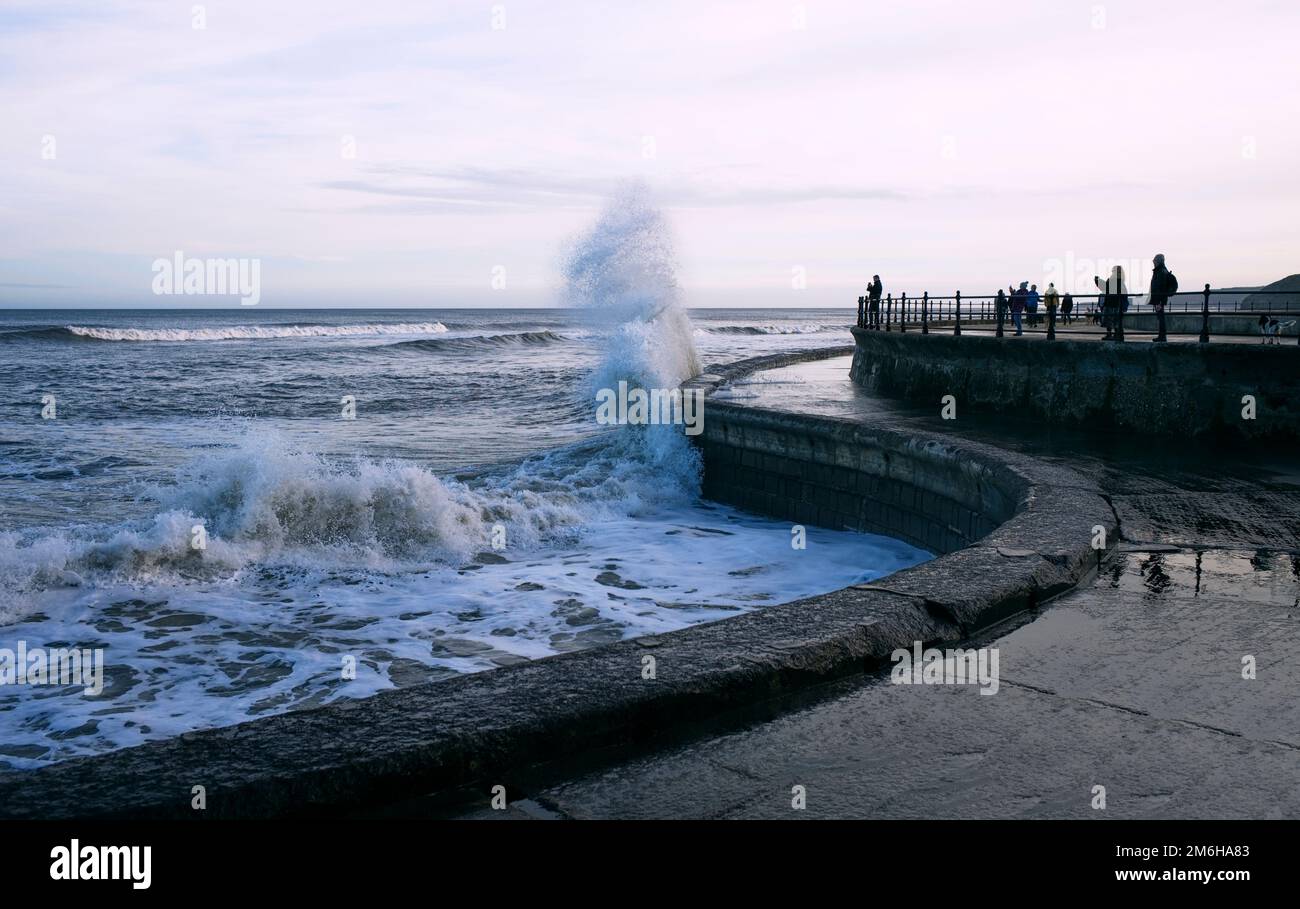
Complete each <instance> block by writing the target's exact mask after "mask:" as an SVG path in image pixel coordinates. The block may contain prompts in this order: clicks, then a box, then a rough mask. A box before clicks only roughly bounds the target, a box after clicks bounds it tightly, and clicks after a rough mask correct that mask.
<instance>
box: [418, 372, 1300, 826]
mask: <svg viewBox="0 0 1300 909" xmlns="http://www.w3.org/2000/svg"><path fill="white" fill-rule="evenodd" d="M848 364H849V359H848V358H847V357H844V358H839V359H832V360H826V361H822V362H817V363H806V364H800V365H797V366H792V367H786V368H783V369H776V370H770V371H768V372H763V373H758V374H755V375H754V376H752V377H750V378H748V379H745V380H741V381H739V382H737V383H736V384H735V385H734V386H732V387H731V388H730V390H727V391H723V392H720V393H719V397H720V398H722V399H729V400H732V401H736V402H741V403H752V404H754V405H757V406H762V407H767V408H775V409H790V410H796V411H798V412H803V413H820V414H828V415H835V416H852V417H853V418H855V419H860V420H864V421H878V422H882V423H886V424H888V425H890V426H895V427H908V426H912V427H915V428H918V429H925V430H926V431H929V432H946V433H950V434H953V435H955V436H959V437H966V438H972V439H976V440H979V441H984V442H993V443H995V444H998V445H1000V446H1001V447H1003V448H1006V449H1009V450H1012V451H1022V452H1024V453H1026V454H1027V455H1028V454H1032V455H1034V456H1036V457H1038V458H1040V459H1043V460H1048V461H1056V462H1057V463H1063V464H1068V465H1069V466H1071V467H1073V468H1075V469H1077V470H1079V471H1081V472H1083V473H1084V474H1085V475H1088V476H1089V477H1091V478H1093V479H1095V480H1096V481H1097V482H1098V483H1099V484H1100V485H1101V487H1102V489H1103V490H1104V491H1105V492H1106V494H1107V495H1108V497H1109V498H1110V499H1111V502H1112V504H1113V506H1114V508H1115V510H1116V512H1117V514H1118V515H1119V517H1120V522H1121V534H1122V544H1121V546H1120V550H1119V551H1118V552H1117V553H1115V554H1114V555H1113V556H1112V557H1111V558H1110V559H1109V560H1108V561H1107V562H1106V563H1105V564H1103V565H1102V567H1101V570H1100V571H1099V573H1098V575H1097V577H1096V579H1095V581H1094V582H1093V583H1092V584H1091V585H1089V586H1085V587H1083V588H1081V589H1077V590H1075V591H1073V592H1071V593H1069V594H1067V595H1065V596H1063V597H1060V598H1058V599H1056V600H1054V601H1052V602H1050V603H1048V604H1046V605H1045V606H1044V607H1042V608H1041V609H1039V610H1037V611H1035V612H1033V613H1030V614H1027V615H1022V616H1020V617H1017V618H1016V619H1015V620H1013V621H1012V622H1010V623H1007V624H1004V625H1003V626H1000V627H997V628H995V629H992V630H991V631H990V632H988V633H986V634H985V635H984V637H983V638H981V639H978V640H976V641H974V642H971V643H972V644H974V645H978V646H988V647H996V648H997V649H998V652H999V665H1000V686H999V689H998V691H997V694H996V695H993V696H984V695H981V694H980V693H979V689H978V687H976V686H969V685H968V686H949V685H896V684H892V683H891V680H890V677H889V674H888V672H880V673H875V674H871V675H866V676H860V677H857V678H853V679H850V680H847V681H843V682H840V683H837V684H835V685H831V686H826V687H825V688H824V689H822V690H820V691H819V692H817V693H816V694H815V696H813V697H810V698H804V699H802V700H801V702H800V703H798V704H796V705H793V706H791V705H782V706H773V708H772V709H771V710H770V711H769V712H768V713H767V715H765V716H759V717H757V718H755V717H752V716H751V717H739V718H730V719H725V720H722V721H720V722H719V724H718V725H717V726H716V727H715V728H713V729H712V730H710V731H704V732H697V733H695V734H688V735H682V734H677V733H674V734H671V735H670V733H668V731H667V730H666V731H665V737H664V740H663V743H662V745H661V747H658V748H657V749H655V750H649V751H646V750H642V751H640V752H639V753H634V754H629V753H621V754H606V755H588V756H586V758H585V759H584V760H582V761H571V762H569V763H567V764H565V765H556V766H552V767H546V768H536V769H535V771H534V772H533V773H531V774H522V775H520V776H519V777H518V778H517V779H515V780H512V781H510V790H511V791H510V792H509V795H510V798H511V801H512V805H511V807H510V809H509V810H507V811H493V810H490V809H488V807H487V805H486V801H485V799H484V798H482V797H481V796H480V795H479V794H472V793H465V794H464V797H463V798H462V799H460V800H459V801H455V802H452V803H446V802H444V803H440V804H439V805H438V806H436V807H435V806H433V805H428V806H419V805H412V806H407V809H406V810H407V811H411V812H414V813H422V812H427V813H433V814H451V815H453V816H462V817H495V818H501V817H516V818H522V817H552V818H563V817H571V818H790V819H800V818H814V817H817V818H882V817H883V818H935V817H937V818H947V817H959V818H967V817H969V818H984V817H992V818H1017V817H1033V818H1084V817H1108V818H1184V817H1191V818H1252V817H1254V818H1261V817H1287V818H1294V817H1300V699H1297V697H1296V694H1297V692H1300V656H1298V654H1300V457H1296V456H1290V457H1284V456H1279V455H1277V453H1276V450H1274V451H1272V452H1271V453H1270V451H1268V450H1265V449H1263V448H1260V449H1259V450H1255V449H1252V448H1251V447H1250V446H1249V445H1239V446H1237V447H1236V448H1233V449H1221V448H1214V447H1209V446H1207V445H1191V444H1190V443H1189V444H1185V445H1171V444H1170V443H1168V442H1157V441H1152V440H1150V439H1138V438H1135V437H1125V436H1107V437H1098V436H1097V435H1096V434H1092V435H1086V434H1082V433H1075V432H1069V431H1062V430H1050V429H1046V428H1040V427H1034V426H1032V425H1024V424H1018V423H1016V422H1015V421H1014V420H1012V421H1006V420H994V419H991V418H975V417H970V418H967V417H961V418H959V419H957V420H955V421H942V420H941V419H940V415H939V408H938V405H937V404H936V406H935V407H934V408H916V407H911V406H906V405H899V404H896V403H892V402H887V401H882V400H879V399H876V398H872V397H871V396H869V395H867V394H866V393H865V392H864V391H862V389H860V388H858V387H856V386H854V385H853V384H851V383H850V382H849V380H848ZM814 555H815V554H814V553H812V552H811V551H809V556H810V557H813V556H814ZM1251 668H1253V673H1252V672H1250V671H1249V670H1250V669H1251ZM1252 674H1253V676H1254V677H1253V678H1248V677H1244V676H1249V675H1252ZM796 786H798V787H803V791H804V792H805V793H806V796H805V797H806V808H804V809H802V810H800V809H797V808H794V807H793V806H792V801H793V800H794V799H795V795H794V787H796ZM1097 787H1104V795H1105V807H1104V808H1101V807H1098V805H1099V799H1098V796H1099V793H1100V792H1101V791H1102V790H1099V789H1098V788H1097Z"/></svg>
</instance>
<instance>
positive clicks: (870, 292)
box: [867, 275, 884, 329]
mask: <svg viewBox="0 0 1300 909" xmlns="http://www.w3.org/2000/svg"><path fill="white" fill-rule="evenodd" d="M883 290H884V285H882V284H881V283H880V275H872V276H871V283H870V284H868V285H867V319H868V323H867V327H868V328H876V329H878V328H880V293H881V291H883Z"/></svg>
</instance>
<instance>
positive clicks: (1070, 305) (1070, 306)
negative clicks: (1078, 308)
mask: <svg viewBox="0 0 1300 909" xmlns="http://www.w3.org/2000/svg"><path fill="white" fill-rule="evenodd" d="M1073 312H1074V297H1072V296H1070V295H1069V294H1066V295H1065V296H1064V297H1062V298H1061V316H1062V318H1064V319H1065V324H1066V325H1069V324H1070V323H1071V322H1073V321H1074V316H1073V315H1072V313H1073Z"/></svg>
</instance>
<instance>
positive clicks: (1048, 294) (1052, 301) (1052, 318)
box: [1043, 281, 1061, 325]
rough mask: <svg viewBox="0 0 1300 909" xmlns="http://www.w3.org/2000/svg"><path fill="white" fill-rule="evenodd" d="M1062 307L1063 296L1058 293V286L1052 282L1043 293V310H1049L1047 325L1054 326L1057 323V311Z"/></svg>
mask: <svg viewBox="0 0 1300 909" xmlns="http://www.w3.org/2000/svg"><path fill="white" fill-rule="evenodd" d="M1060 305H1061V295H1060V294H1058V293H1057V292H1056V285H1055V284H1054V283H1052V282H1050V281H1049V282H1048V283H1047V290H1045V291H1043V308H1044V309H1046V310H1047V324H1048V325H1052V324H1054V323H1055V322H1056V310H1057V309H1058V308H1059V307H1060Z"/></svg>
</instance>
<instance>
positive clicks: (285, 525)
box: [0, 426, 699, 624]
mask: <svg viewBox="0 0 1300 909" xmlns="http://www.w3.org/2000/svg"><path fill="white" fill-rule="evenodd" d="M665 433H671V434H672V435H674V436H675V437H678V438H680V432H678V431H677V430H676V428H675V427H670V426H625V427H620V428H619V429H618V430H617V431H615V432H611V433H605V434H602V435H601V436H600V437H598V438H597V439H594V440H591V441H587V442H584V443H580V444H579V445H576V446H570V447H568V448H561V449H556V450H553V451H550V452H547V453H546V454H544V455H538V456H534V457H532V458H528V459H526V460H525V461H522V462H520V463H519V464H518V465H516V466H514V467H513V468H510V469H506V470H502V471H498V472H495V473H492V472H489V473H484V474H482V475H480V476H478V477H475V478H472V479H452V478H445V479H444V478H440V477H438V476H437V475H435V474H434V473H433V472H432V471H430V470H428V469H427V468H425V467H422V466H420V465H418V464H412V463H410V462H407V461H389V460H383V461H380V460H371V459H365V458H357V459H355V460H352V461H346V462H335V461H330V460H327V459H325V458H323V457H320V456H319V455H315V454H312V453H309V452H304V451H301V450H297V449H294V448H293V447H291V446H289V445H288V444H287V443H286V442H285V441H284V440H283V439H282V438H280V437H279V436H277V435H275V434H273V433H267V432H264V431H263V432H257V433H252V432H250V434H249V435H248V436H247V437H245V438H244V439H243V440H242V441H241V443H240V444H239V445H238V447H236V448H235V449H233V450H228V451H225V452H222V453H218V454H213V455H209V456H207V457H205V458H203V459H201V460H199V461H198V462H196V463H194V464H192V465H191V466H190V467H189V468H187V469H186V471H185V472H184V475H183V476H182V478H181V481H180V483H179V484H178V485H177V486H174V487H169V488H166V489H158V490H154V491H153V492H152V497H153V498H154V499H156V500H157V503H158V507H157V510H156V512H155V513H154V515H153V516H152V517H151V518H147V519H144V520H140V521H128V522H123V523H120V524H116V525H112V526H99V527H89V526H87V527H78V528H69V529H65V530H62V531H58V532H55V533H52V534H51V533H42V532H35V533H17V532H9V533H0V589H2V590H7V591H9V592H10V594H12V595H13V597H14V599H13V602H12V603H11V604H10V605H9V606H8V608H0V624H3V623H4V622H6V621H12V620H13V619H15V618H20V617H21V616H22V615H23V614H24V613H25V612H27V611H29V610H28V609H26V608H24V607H25V606H28V605H32V604H34V603H35V601H36V599H35V598H36V597H37V596H38V595H39V594H40V593H41V592H43V591H47V590H51V589H55V588H67V587H82V586H86V585H93V586H102V585H104V584H109V583H115V584H120V583H125V584H132V585H150V584H168V583H178V582H179V583H183V582H187V581H195V580H198V581H208V580H214V579H217V578H226V577H232V576H234V575H235V574H237V573H238V572H240V571H241V570H243V569H245V568H250V567H253V566H267V565H287V566H294V567H300V568H306V569H317V570H335V569H347V568H360V569H366V570H374V571H391V572H400V571H406V570H412V569H420V568H426V567H428V566H430V565H432V564H444V565H455V564H457V563H459V562H461V561H463V560H465V559H466V558H468V557H470V556H472V555H473V554H474V553H476V552H480V551H483V550H485V549H490V548H492V542H493V537H494V534H498V533H504V534H505V539H507V540H508V541H509V545H510V548H511V549H512V551H519V550H521V549H522V550H527V549H530V548H533V547H536V546H538V545H540V544H545V543H552V544H554V543H557V542H563V541H567V540H569V539H570V538H572V537H575V536H576V535H577V534H579V533H580V531H581V528H582V527H584V526H585V525H587V524H590V523H591V522H593V521H597V520H602V519H606V518H610V517H616V516H619V515H626V514H630V513H635V512H637V511H639V510H640V509H642V508H645V507H651V506H655V505H683V504H688V503H689V502H691V501H693V500H694V497H695V496H696V495H697V494H698V482H699V464H698V458H697V456H696V455H695V454H694V452H693V450H692V449H690V447H689V446H685V445H665V444H664V443H663V442H662V441H660V442H659V443H658V444H655V443H652V442H651V441H650V439H649V437H651V436H657V435H661V434H665ZM200 526H201V527H202V528H203V530H202V531H201V533H200V531H198V530H197V528H199V527H200ZM196 535H199V536H201V537H202V538H203V545H201V546H196V544H195V540H196V539H197V538H198V537H197V536H196Z"/></svg>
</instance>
